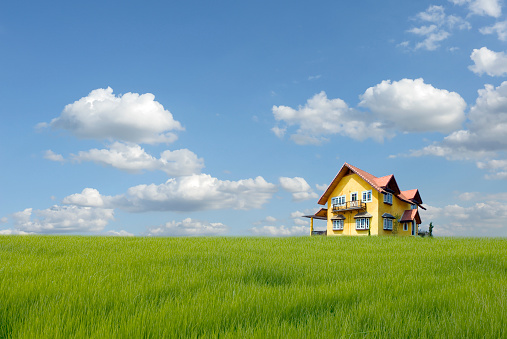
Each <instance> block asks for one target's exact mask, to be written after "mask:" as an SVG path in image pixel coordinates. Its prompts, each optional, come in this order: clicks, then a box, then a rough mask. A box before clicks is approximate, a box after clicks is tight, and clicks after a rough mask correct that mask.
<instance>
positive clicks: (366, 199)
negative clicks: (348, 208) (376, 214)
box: [362, 190, 371, 202]
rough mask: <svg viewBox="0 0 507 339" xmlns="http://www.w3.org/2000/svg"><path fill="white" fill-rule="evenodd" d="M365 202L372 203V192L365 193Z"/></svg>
mask: <svg viewBox="0 0 507 339" xmlns="http://www.w3.org/2000/svg"><path fill="white" fill-rule="evenodd" d="M362 200H363V202H371V190H369V191H363V199H362Z"/></svg>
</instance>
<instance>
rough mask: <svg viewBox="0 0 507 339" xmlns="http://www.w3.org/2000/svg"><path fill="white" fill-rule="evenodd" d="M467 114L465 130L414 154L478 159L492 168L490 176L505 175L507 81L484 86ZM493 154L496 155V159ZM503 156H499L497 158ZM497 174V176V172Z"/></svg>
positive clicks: (456, 132)
mask: <svg viewBox="0 0 507 339" xmlns="http://www.w3.org/2000/svg"><path fill="white" fill-rule="evenodd" d="M478 93H479V96H478V98H477V100H476V102H475V105H474V106H473V107H472V108H471V109H470V112H469V114H468V120H469V121H468V123H467V125H466V127H467V128H466V129H462V130H459V131H455V132H453V133H451V134H449V135H448V136H446V137H445V138H444V139H443V140H442V141H440V142H436V143H434V144H432V145H429V146H427V147H425V148H423V149H422V150H415V151H412V154H411V155H412V156H422V155H434V156H441V157H445V158H447V159H449V160H475V161H478V162H479V163H478V166H479V167H480V168H485V169H488V170H490V172H492V174H490V175H489V178H491V179H493V178H503V177H504V175H503V173H502V172H505V170H504V167H503V165H504V161H505V153H506V152H507V138H506V137H505V136H506V135H507V82H503V83H502V84H501V85H500V86H498V87H496V88H495V87H494V86H492V85H485V86H484V89H481V90H479V91H478ZM493 157H497V159H496V160H493V159H492V158H493ZM498 157H500V158H498ZM495 173H497V174H498V175H495Z"/></svg>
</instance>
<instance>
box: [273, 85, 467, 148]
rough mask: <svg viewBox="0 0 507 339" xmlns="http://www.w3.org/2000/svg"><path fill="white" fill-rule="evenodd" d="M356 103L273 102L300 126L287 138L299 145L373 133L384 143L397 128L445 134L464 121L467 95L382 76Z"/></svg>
mask: <svg viewBox="0 0 507 339" xmlns="http://www.w3.org/2000/svg"><path fill="white" fill-rule="evenodd" d="M360 99H361V102H360V103H359V106H360V107H365V108H368V109H369V110H370V111H371V112H361V111H358V110H356V109H352V108H349V107H348V105H347V104H346V103H345V102H344V101H343V100H341V99H328V98H327V96H326V93H325V92H321V93H319V94H316V95H315V96H313V97H312V98H311V99H309V100H308V101H307V103H306V105H305V106H299V107H298V109H294V108H291V107H287V106H273V114H274V117H275V119H276V120H277V121H278V122H280V123H282V124H285V125H286V126H284V127H283V128H280V127H279V126H275V128H274V129H276V131H275V134H278V136H283V134H280V133H278V132H277V131H278V130H281V129H283V130H284V131H286V130H287V126H294V125H296V126H298V129H297V130H296V132H295V133H293V134H292V135H291V139H292V140H293V141H294V142H295V143H297V144H300V145H305V144H320V143H322V142H324V141H327V138H326V137H327V136H330V135H335V134H338V135H342V136H348V137H350V138H352V139H355V140H365V139H367V138H372V139H374V140H375V141H377V142H382V141H383V140H384V138H391V137H393V136H394V135H395V133H396V131H400V132H434V131H437V132H442V133H447V132H450V131H453V130H456V129H458V128H460V127H461V124H462V123H463V121H464V120H465V112H464V110H465V108H466V102H465V100H464V99H463V98H462V97H461V96H460V95H459V94H458V93H456V92H449V91H447V90H444V89H438V88H435V87H433V86H432V85H430V84H426V83H424V80H423V79H414V80H413V79H402V80H400V81H391V80H384V81H382V82H381V83H380V84H377V85H375V86H373V87H370V88H368V89H367V90H366V91H365V92H364V94H362V95H361V96H360Z"/></svg>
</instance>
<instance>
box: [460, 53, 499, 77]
mask: <svg viewBox="0 0 507 339" xmlns="http://www.w3.org/2000/svg"><path fill="white" fill-rule="evenodd" d="M470 59H472V61H473V62H474V65H472V66H468V68H469V69H470V70H471V71H472V72H474V73H476V74H478V75H482V74H484V73H486V74H488V75H489V76H492V77H493V76H504V75H506V74H507V55H505V53H504V52H494V51H492V50H489V49H488V48H486V47H482V48H481V49H474V50H473V52H472V54H470Z"/></svg>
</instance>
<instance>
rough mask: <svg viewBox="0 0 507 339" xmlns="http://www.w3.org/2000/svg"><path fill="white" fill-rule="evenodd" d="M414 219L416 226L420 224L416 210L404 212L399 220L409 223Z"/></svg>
mask: <svg viewBox="0 0 507 339" xmlns="http://www.w3.org/2000/svg"><path fill="white" fill-rule="evenodd" d="M414 219H415V222H416V223H417V224H420V223H421V217H420V216H419V211H418V210H406V211H405V212H403V215H402V217H401V219H400V222H409V221H412V220H414Z"/></svg>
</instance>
